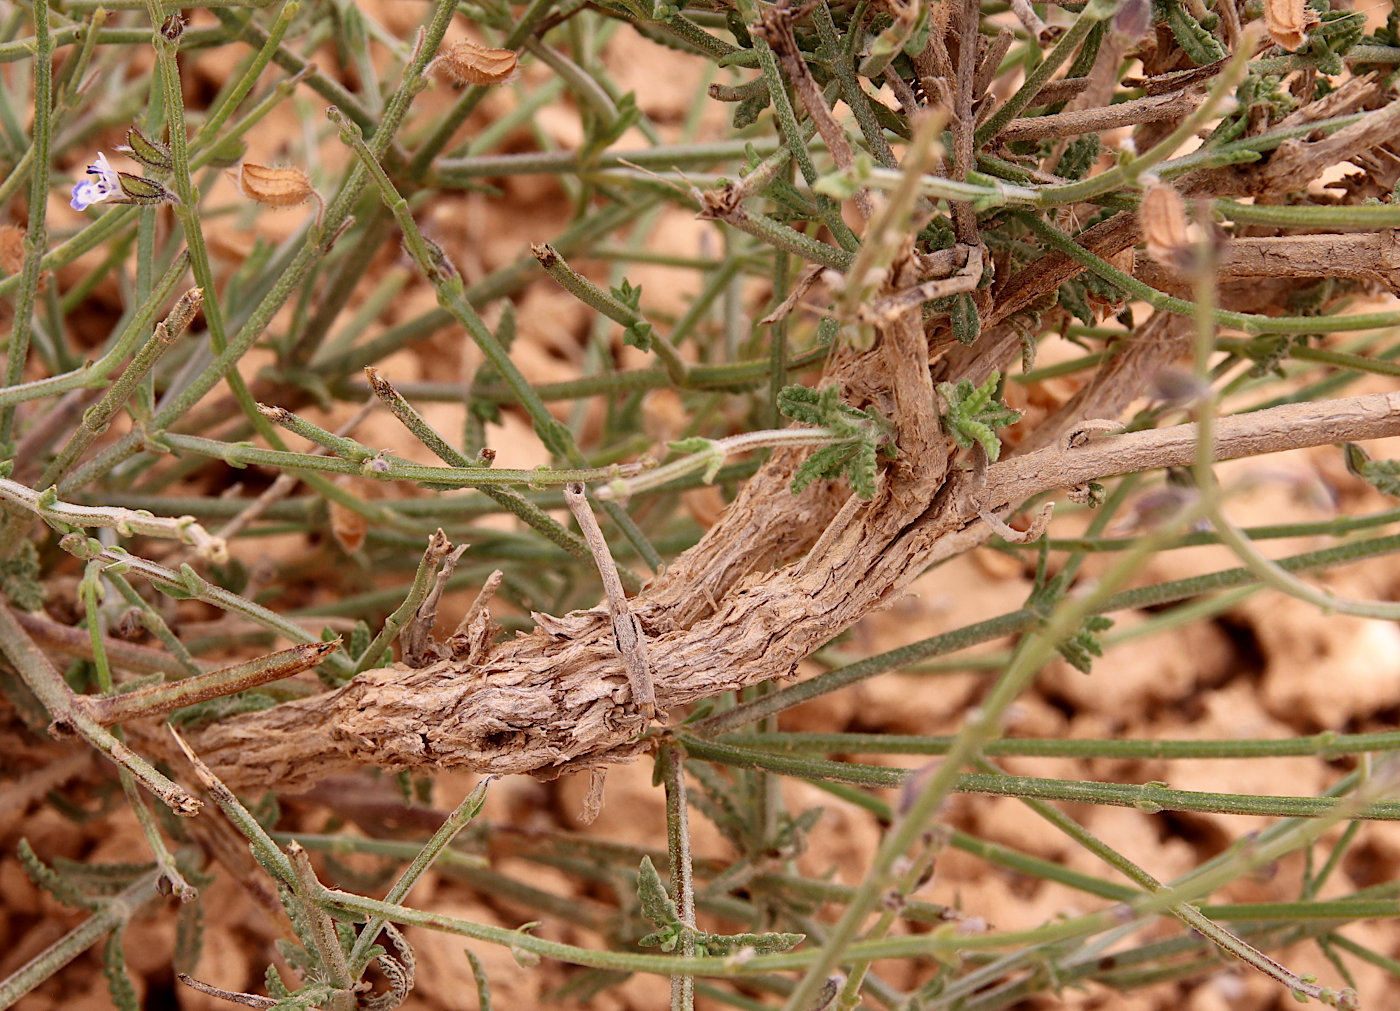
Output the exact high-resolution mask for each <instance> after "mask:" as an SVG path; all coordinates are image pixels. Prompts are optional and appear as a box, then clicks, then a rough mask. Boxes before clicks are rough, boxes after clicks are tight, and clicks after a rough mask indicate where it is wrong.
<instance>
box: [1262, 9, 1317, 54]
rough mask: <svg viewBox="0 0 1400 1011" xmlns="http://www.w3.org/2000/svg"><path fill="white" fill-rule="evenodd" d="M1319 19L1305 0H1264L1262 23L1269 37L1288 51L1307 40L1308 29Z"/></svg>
mask: <svg viewBox="0 0 1400 1011" xmlns="http://www.w3.org/2000/svg"><path fill="white" fill-rule="evenodd" d="M1319 20H1320V19H1319V18H1318V16H1317V12H1316V11H1314V10H1313V9H1312V8H1311V7H1309V6H1308V4H1307V0H1264V24H1265V26H1266V27H1267V28H1268V29H1269V37H1270V38H1271V39H1273V40H1274V42H1276V43H1278V44H1279V45H1280V46H1282V47H1283V48H1284V49H1287V50H1288V51H1289V52H1290V53H1291V52H1295V51H1296V50H1298V49H1299V48H1300V47H1301V46H1302V45H1303V43H1304V42H1306V41H1307V40H1308V29H1309V28H1311V27H1312V26H1313V25H1315V24H1317V23H1318V21H1319Z"/></svg>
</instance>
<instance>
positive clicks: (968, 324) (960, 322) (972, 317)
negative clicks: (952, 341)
mask: <svg viewBox="0 0 1400 1011" xmlns="http://www.w3.org/2000/svg"><path fill="white" fill-rule="evenodd" d="M949 316H950V319H951V321H952V325H953V336H954V337H956V338H957V339H958V343H959V344H975V343H977V338H978V337H980V336H981V335H982V319H981V317H980V316H978V315H977V303H976V302H975V301H973V298H972V294H971V293H970V292H966V291H964V292H959V293H958V294H956V295H954V296H953V298H952V306H951V307H950V312H949Z"/></svg>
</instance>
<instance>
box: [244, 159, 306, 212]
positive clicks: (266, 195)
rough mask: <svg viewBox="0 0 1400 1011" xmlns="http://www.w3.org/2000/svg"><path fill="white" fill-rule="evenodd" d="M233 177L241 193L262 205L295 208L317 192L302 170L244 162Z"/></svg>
mask: <svg viewBox="0 0 1400 1011" xmlns="http://www.w3.org/2000/svg"><path fill="white" fill-rule="evenodd" d="M235 178H236V179H237V180H238V188H239V189H240V190H242V191H243V195H244V196H245V197H247V198H248V199H249V200H256V201H257V202H258V203H260V204H262V205H263V206H264V207H296V206H298V205H300V204H304V203H306V201H307V200H309V199H310V198H311V197H312V196H313V195H315V193H316V188H315V187H314V186H312V185H311V180H310V179H309V178H308V177H307V175H306V173H305V172H303V171H302V170H301V169H295V168H268V167H267V166H266V165H254V164H251V163H249V162H245V163H244V164H243V165H242V166H241V167H240V168H239V170H238V174H237V176H236V177H235Z"/></svg>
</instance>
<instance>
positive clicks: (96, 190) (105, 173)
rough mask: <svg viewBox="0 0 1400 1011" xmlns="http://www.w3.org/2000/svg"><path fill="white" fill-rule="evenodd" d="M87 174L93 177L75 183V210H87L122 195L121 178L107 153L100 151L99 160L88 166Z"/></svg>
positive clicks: (72, 204) (73, 205) (73, 203)
mask: <svg viewBox="0 0 1400 1011" xmlns="http://www.w3.org/2000/svg"><path fill="white" fill-rule="evenodd" d="M87 174H88V175H90V176H92V178H91V179H84V180H83V181H82V182H78V183H74V184H73V200H72V203H71V206H72V208H73V210H75V211H82V210H86V209H87V208H88V207H90V206H92V205H93V204H100V203H101V202H102V201H104V200H110V199H111V198H112V197H115V196H120V195H121V192H122V187H121V179H120V177H119V176H118V175H117V171H116V169H114V168H112V166H111V165H109V164H107V156H106V155H105V154H103V153H101V152H100V151H99V152H98V154H97V161H95V162H93V163H92V164H91V165H89V166H88V167H87Z"/></svg>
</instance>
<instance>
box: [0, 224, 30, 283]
mask: <svg viewBox="0 0 1400 1011" xmlns="http://www.w3.org/2000/svg"><path fill="white" fill-rule="evenodd" d="M23 267H24V229H23V228H21V227H19V225H0V274H18V273H19V272H20V270H21V269H22V268H23Z"/></svg>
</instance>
